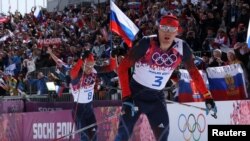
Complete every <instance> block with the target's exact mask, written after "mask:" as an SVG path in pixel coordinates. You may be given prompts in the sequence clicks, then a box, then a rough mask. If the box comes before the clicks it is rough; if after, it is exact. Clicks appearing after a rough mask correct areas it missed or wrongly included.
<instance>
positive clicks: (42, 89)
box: [28, 72, 48, 95]
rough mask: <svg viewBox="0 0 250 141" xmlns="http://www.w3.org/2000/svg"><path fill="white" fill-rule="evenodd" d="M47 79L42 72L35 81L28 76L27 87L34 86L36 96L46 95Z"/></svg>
mask: <svg viewBox="0 0 250 141" xmlns="http://www.w3.org/2000/svg"><path fill="white" fill-rule="evenodd" d="M47 80H48V78H47V77H46V76H44V74H43V73H42V72H38V74H37V79H31V78H30V77H29V76H28V83H29V85H33V86H36V88H37V95H43V94H48V89H47V86H46V82H47Z"/></svg>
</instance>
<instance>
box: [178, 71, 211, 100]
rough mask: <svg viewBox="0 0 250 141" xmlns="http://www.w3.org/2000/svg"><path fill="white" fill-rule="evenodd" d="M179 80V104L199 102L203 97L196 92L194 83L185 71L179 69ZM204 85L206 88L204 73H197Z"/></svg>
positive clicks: (206, 80) (206, 81) (206, 82)
mask: <svg viewBox="0 0 250 141" xmlns="http://www.w3.org/2000/svg"><path fill="white" fill-rule="evenodd" d="M179 72H180V78H179V81H178V93H179V95H178V101H179V102H200V101H203V96H202V95H201V94H200V93H199V92H198V89H197V88H196V86H195V83H194V81H193V80H192V79H191V77H190V75H189V73H188V71H187V70H184V69H179ZM199 72H200V74H201V76H202V78H203V80H204V82H205V84H206V85H207V87H208V85H209V84H208V79H207V75H206V73H205V72H204V71H201V70H200V71H199Z"/></svg>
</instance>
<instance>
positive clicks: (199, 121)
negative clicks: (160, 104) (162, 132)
mask: <svg viewBox="0 0 250 141" xmlns="http://www.w3.org/2000/svg"><path fill="white" fill-rule="evenodd" d="M178 128H179V130H180V131H181V132H182V133H183V138H184V139H185V141H190V139H191V138H192V137H193V140H194V141H199V140H200V138H201V133H203V132H204V131H205V129H206V119H205V116H204V115H203V114H199V115H198V116H197V118H196V117H195V116H194V114H189V116H188V117H186V116H185V115H184V114H181V115H180V116H179V119H178Z"/></svg>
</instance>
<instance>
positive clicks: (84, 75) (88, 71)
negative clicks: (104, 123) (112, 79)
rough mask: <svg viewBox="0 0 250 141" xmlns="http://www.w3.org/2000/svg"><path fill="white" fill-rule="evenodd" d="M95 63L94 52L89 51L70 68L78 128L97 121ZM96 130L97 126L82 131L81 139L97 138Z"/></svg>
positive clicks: (82, 140) (74, 113)
mask: <svg viewBox="0 0 250 141" xmlns="http://www.w3.org/2000/svg"><path fill="white" fill-rule="evenodd" d="M94 64H95V60H94V56H93V54H92V53H90V52H89V51H87V52H85V53H84V55H83V56H82V58H81V59H79V60H78V61H77V63H76V64H75V65H74V67H73V68H72V69H71V70H70V78H71V83H70V89H71V91H72V95H73V98H74V103H75V104H74V108H73V118H75V119H74V120H75V123H76V126H77V129H81V128H84V127H86V126H88V125H90V124H93V123H96V118H95V115H94V111H93V106H92V100H93V95H94V86H95V82H96V75H97V73H96V70H95V69H94ZM96 130H97V127H96V126H95V127H92V128H90V129H88V130H86V131H84V132H81V141H88V140H96V134H95V133H96Z"/></svg>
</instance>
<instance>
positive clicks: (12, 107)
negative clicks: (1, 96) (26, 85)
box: [0, 100, 24, 114]
mask: <svg viewBox="0 0 250 141" xmlns="http://www.w3.org/2000/svg"><path fill="white" fill-rule="evenodd" d="M23 109H24V103H23V101H22V100H8V101H0V114H1V113H17V112H23Z"/></svg>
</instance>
